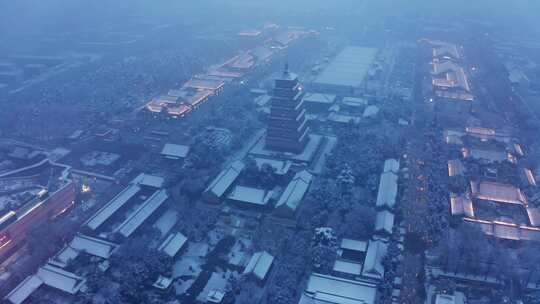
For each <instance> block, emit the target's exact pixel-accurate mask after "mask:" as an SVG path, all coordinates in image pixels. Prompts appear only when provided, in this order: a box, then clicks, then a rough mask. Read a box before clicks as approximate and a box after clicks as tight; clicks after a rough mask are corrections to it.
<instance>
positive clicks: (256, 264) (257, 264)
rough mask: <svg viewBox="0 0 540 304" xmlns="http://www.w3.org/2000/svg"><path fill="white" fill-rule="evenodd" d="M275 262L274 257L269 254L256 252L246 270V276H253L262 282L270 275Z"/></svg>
mask: <svg viewBox="0 0 540 304" xmlns="http://www.w3.org/2000/svg"><path fill="white" fill-rule="evenodd" d="M273 262H274V257H273V256H272V255H270V254H269V253H268V252H266V251H260V252H256V253H254V254H253V256H252V257H251V259H250V260H249V263H248V265H247V266H246V268H245V269H244V274H253V275H254V276H255V277H256V278H257V279H259V280H261V281H262V280H264V278H265V277H266V275H267V274H268V271H269V270H270V267H271V266H272V263H273Z"/></svg>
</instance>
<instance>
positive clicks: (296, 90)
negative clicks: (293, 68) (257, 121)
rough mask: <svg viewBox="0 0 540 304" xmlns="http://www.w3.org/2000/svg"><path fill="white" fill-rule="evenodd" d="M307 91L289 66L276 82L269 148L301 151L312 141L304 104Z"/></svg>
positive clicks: (269, 122) (283, 150)
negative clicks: (305, 91) (309, 135)
mask: <svg viewBox="0 0 540 304" xmlns="http://www.w3.org/2000/svg"><path fill="white" fill-rule="evenodd" d="M303 95H304V91H303V88H302V86H301V85H300V83H299V82H298V75H296V74H294V73H291V72H289V69H288V66H287V65H286V66H285V70H284V71H283V73H282V74H281V76H280V77H279V78H277V79H276V81H275V86H274V90H273V93H272V99H271V110H270V117H269V118H268V129H267V132H266V142H265V149H268V150H273V151H280V152H291V153H301V152H302V151H303V150H304V148H305V146H306V144H307V142H308V139H309V137H308V131H309V128H308V126H307V119H306V115H305V112H306V111H305V109H304V104H303Z"/></svg>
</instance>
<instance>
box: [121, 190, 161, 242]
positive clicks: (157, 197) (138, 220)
mask: <svg viewBox="0 0 540 304" xmlns="http://www.w3.org/2000/svg"><path fill="white" fill-rule="evenodd" d="M167 198H169V195H168V194H167V191H165V190H159V191H157V192H155V193H154V194H152V196H150V197H149V198H148V199H147V200H146V201H145V202H144V203H143V204H142V205H141V206H140V207H139V208H137V209H136V210H135V211H134V212H133V213H131V214H130V216H129V217H128V218H127V219H126V220H125V221H124V222H123V223H122V224H121V225H120V226H118V228H117V229H116V231H117V232H119V233H120V234H121V235H123V236H125V237H129V236H130V235H131V234H132V233H133V232H135V230H137V228H139V226H140V225H141V224H142V223H143V222H144V221H145V220H146V219H147V218H148V217H150V215H152V213H154V211H156V210H157V209H158V208H159V207H160V206H161V205H162V204H163V203H164V202H165V201H166V200H167Z"/></svg>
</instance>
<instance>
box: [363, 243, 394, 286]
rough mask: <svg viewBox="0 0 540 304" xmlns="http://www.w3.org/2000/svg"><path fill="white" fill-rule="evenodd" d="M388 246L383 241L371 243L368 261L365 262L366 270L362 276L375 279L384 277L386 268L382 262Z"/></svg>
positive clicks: (367, 254)
mask: <svg viewBox="0 0 540 304" xmlns="http://www.w3.org/2000/svg"><path fill="white" fill-rule="evenodd" d="M387 248H388V246H387V245H386V244H385V243H383V241H381V240H375V241H373V240H371V241H369V246H368V250H367V253H366V259H365V260H364V269H362V275H363V276H366V277H370V278H374V279H382V278H383V277H384V266H383V265H382V260H383V258H384V256H385V255H386V250H387Z"/></svg>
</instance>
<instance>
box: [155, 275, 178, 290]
mask: <svg viewBox="0 0 540 304" xmlns="http://www.w3.org/2000/svg"><path fill="white" fill-rule="evenodd" d="M172 283H173V279H171V278H168V277H164V276H162V275H159V277H158V278H157V279H156V281H155V282H154V284H152V286H154V287H155V288H157V289H162V290H165V289H168V288H169V287H170V286H171V284H172Z"/></svg>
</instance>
